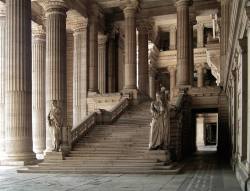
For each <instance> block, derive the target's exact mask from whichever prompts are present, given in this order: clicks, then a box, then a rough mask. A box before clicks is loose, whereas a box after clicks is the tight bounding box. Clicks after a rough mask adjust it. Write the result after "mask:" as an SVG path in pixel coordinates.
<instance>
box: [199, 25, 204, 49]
mask: <svg viewBox="0 0 250 191" xmlns="http://www.w3.org/2000/svg"><path fill="white" fill-rule="evenodd" d="M202 47H204V25H203V23H199V24H198V25H197V48H202Z"/></svg>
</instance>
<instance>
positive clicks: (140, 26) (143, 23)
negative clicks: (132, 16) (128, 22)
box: [137, 19, 152, 34]
mask: <svg viewBox="0 0 250 191" xmlns="http://www.w3.org/2000/svg"><path fill="white" fill-rule="evenodd" d="M151 29H152V26H151V24H150V23H149V22H148V20H145V19H139V20H137V30H138V31H139V33H144V34H148V33H149V31H150V30H151Z"/></svg>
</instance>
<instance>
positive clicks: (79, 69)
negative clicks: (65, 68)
mask: <svg viewBox="0 0 250 191" xmlns="http://www.w3.org/2000/svg"><path fill="white" fill-rule="evenodd" d="M75 19H76V18H75ZM72 29H73V36H74V57H73V127H75V126H77V125H79V124H80V123H81V122H82V120H83V118H84V117H85V115H86V107H87V105H86V104H87V21H85V20H84V19H83V18H82V19H81V20H80V19H79V20H78V21H77V23H75V25H74V26H73V28H72Z"/></svg>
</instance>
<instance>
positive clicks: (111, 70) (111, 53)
mask: <svg viewBox="0 0 250 191" xmlns="http://www.w3.org/2000/svg"><path fill="white" fill-rule="evenodd" d="M114 38H115V37H113V35H111V37H110V38H109V42H108V71H107V73H108V92H109V93H112V92H115V86H116V78H115V72H116V70H115V64H116V63H115V39H114Z"/></svg>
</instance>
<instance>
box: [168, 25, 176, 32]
mask: <svg viewBox="0 0 250 191" xmlns="http://www.w3.org/2000/svg"><path fill="white" fill-rule="evenodd" d="M176 30H177V26H176V25H175V24H173V25H170V26H169V31H170V32H176Z"/></svg>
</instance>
